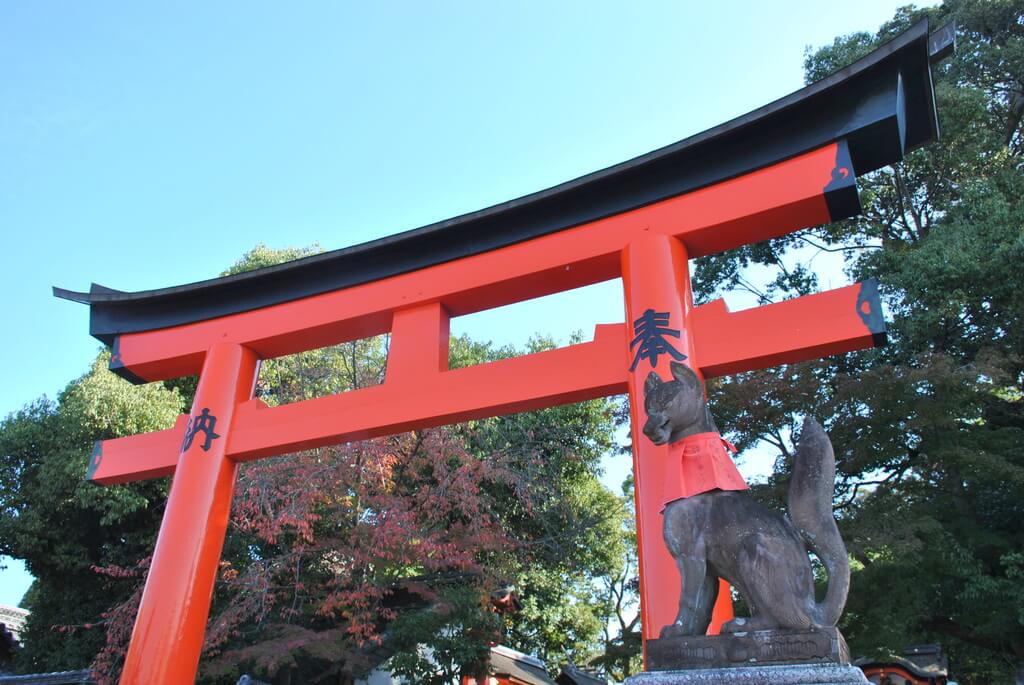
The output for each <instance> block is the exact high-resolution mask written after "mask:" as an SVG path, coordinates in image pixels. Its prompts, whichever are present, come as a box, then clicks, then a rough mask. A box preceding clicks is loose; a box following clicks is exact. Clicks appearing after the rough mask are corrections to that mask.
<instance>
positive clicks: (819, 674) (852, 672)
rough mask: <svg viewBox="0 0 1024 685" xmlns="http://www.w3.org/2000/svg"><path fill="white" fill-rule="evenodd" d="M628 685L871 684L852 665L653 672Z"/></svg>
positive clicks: (634, 677)
mask: <svg viewBox="0 0 1024 685" xmlns="http://www.w3.org/2000/svg"><path fill="white" fill-rule="evenodd" d="M648 644H650V643H648ZM625 685H868V680H867V678H865V677H864V673H863V671H861V670H860V669H859V668H857V667H856V666H851V665H849V664H793V665H789V666H732V667H729V668H694V669H689V670H685V671H651V672H648V673H638V674H636V675H634V676H630V677H629V678H626V683H625Z"/></svg>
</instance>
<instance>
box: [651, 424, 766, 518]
mask: <svg viewBox="0 0 1024 685" xmlns="http://www.w3.org/2000/svg"><path fill="white" fill-rule="evenodd" d="M734 452H736V448H735V447H734V446H733V444H732V443H731V442H729V441H728V440H726V439H725V438H723V437H722V435H721V434H720V433H695V434H694V435H690V436H687V437H685V438H683V439H682V440H679V441H678V442H673V443H671V444H669V446H668V459H667V460H666V462H665V485H664V491H663V496H662V504H663V505H667V504H668V503H669V502H672V501H673V500H677V499H681V498H683V497H693V496H694V495H699V494H700V493H702V492H709V491H711V490H746V489H747V484H746V482H745V481H744V480H743V476H741V475H740V472H739V471H738V470H737V469H736V464H734V463H733V461H732V458H731V457H730V456H729V455H730V453H734Z"/></svg>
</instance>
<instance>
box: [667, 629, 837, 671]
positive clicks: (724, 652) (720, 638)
mask: <svg viewBox="0 0 1024 685" xmlns="http://www.w3.org/2000/svg"><path fill="white" fill-rule="evenodd" d="M848 663H850V652H849V650H848V649H847V647H846V640H844V639H843V636H842V635H841V634H840V633H839V631H838V630H837V629H836V628H818V629H815V630H752V631H749V632H745V633H728V634H724V635H688V636H679V635H674V636H668V637H662V638H659V639H657V640H648V641H647V668H649V669H650V670H652V671H666V670H679V669H686V668H732V667H737V666H769V665H783V664H785V665H791V664H848Z"/></svg>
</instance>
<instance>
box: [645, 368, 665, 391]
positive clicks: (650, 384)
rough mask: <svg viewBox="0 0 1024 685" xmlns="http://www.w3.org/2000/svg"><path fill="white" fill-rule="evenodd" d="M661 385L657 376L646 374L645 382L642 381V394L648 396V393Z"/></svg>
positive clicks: (652, 373)
mask: <svg viewBox="0 0 1024 685" xmlns="http://www.w3.org/2000/svg"><path fill="white" fill-rule="evenodd" d="M661 383H662V380H661V378H659V377H658V374H656V373H655V372H653V371H651V372H650V373H649V374H647V380H645V381H644V394H645V395H646V394H648V393H649V392H651V391H652V390H654V389H655V388H657V387H658V386H659V385H661Z"/></svg>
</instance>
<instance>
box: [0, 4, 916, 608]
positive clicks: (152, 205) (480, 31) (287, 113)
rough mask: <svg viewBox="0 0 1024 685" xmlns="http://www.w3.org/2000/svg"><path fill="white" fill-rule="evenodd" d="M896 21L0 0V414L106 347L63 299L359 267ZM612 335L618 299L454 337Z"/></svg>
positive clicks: (611, 292)
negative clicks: (286, 262) (292, 256)
mask: <svg viewBox="0 0 1024 685" xmlns="http://www.w3.org/2000/svg"><path fill="white" fill-rule="evenodd" d="M899 4H902V3H899V2H896V1H895V0H862V1H860V2H856V3H849V2H844V3H839V2H835V3H833V2H821V0H813V1H811V0H799V1H792V2H785V3H765V2H746V3H743V2H739V3H738V2H710V3H700V4H697V3H689V2H682V1H675V2H667V1H666V2H639V3H612V2H594V1H593V0H591V1H588V2H582V1H579V2H540V1H531V2H516V3H501V4H499V3H482V2H468V1H463V2H445V3H414V2H404V3H398V2H380V3H372V2H362V3H344V2H327V1H324V2H296V3H276V2H275V3H270V2H252V1H247V2H227V1H225V2H216V3H200V2H184V3H164V4H155V3H129V2H119V3H115V2H100V1H97V2H89V3H71V2H51V1H47V0H10V1H8V2H5V3H2V4H0V68H2V75H0V241H2V242H0V246H2V248H3V257H4V259H3V263H4V268H3V269H2V270H0V297H2V305H0V306H2V310H0V311H2V313H3V324H4V326H5V329H6V330H5V336H4V338H3V342H2V346H3V349H2V354H0V364H2V370H0V373H2V378H3V382H2V384H0V415H6V414H7V413H9V412H11V411H15V410H17V409H18V408H20V407H21V406H22V405H24V404H25V403H27V402H29V401H31V400H33V399H34V398H36V397H38V396H40V395H43V394H47V395H49V396H51V397H52V396H53V395H55V393H57V392H58V391H59V390H60V389H61V388H62V387H63V386H64V385H66V384H67V382H69V381H70V380H72V379H73V378H75V377H77V376H78V375H80V374H82V373H83V372H84V371H85V369H86V367H87V365H88V363H89V362H90V360H91V359H92V358H93V356H94V355H95V353H96V351H97V349H98V345H99V344H98V343H97V342H96V341H94V340H93V339H92V338H90V337H89V336H88V320H87V309H86V308H85V307H84V306H81V305H76V304H73V303H69V302H65V301H60V300H56V299H54V298H53V297H52V296H51V295H50V287H51V286H52V285H59V286H63V287H68V288H72V289H79V290H85V289H88V286H89V283H90V282H91V281H96V282H98V283H101V284H103V285H106V286H109V287H113V288H118V289H123V290H140V289H147V288H154V287H161V286H168V285H174V284H179V283H185V282H190V281H194V280H198V279H203V278H208V277H210V276H213V275H216V274H217V273H218V272H219V271H221V270H222V269H224V268H225V267H227V266H228V265H229V264H231V263H232V262H233V261H235V260H236V259H237V258H238V257H239V256H240V255H241V254H242V253H243V252H245V251H246V250H248V249H250V248H252V247H253V246H254V245H255V244H256V243H260V242H263V243H266V244H268V245H271V246H276V247H285V246H298V245H307V244H311V243H314V242H319V243H321V244H322V245H323V246H324V247H325V248H328V249H332V248H338V247H344V246H347V245H352V244H356V243H360V242H364V241H366V240H371V239H373V238H377V237H381V236H384V235H388V234H391V233H395V232H398V231H401V230H405V229H409V228H414V227H417V226H421V225H423V224H426V223H430V222H432V221H436V220H439V219H445V218H448V217H451V216H454V215H457V214H461V213H463V212H467V211H471V210H475V209H479V208H481V207H484V206H487V205H490V204H494V203H497V202H501V201H504V200H507V199H510V198H512V197H516V196H519V195H522V194H525V193H529V192H532V191H535V190H539V189H542V188H545V187H548V186H550V185H553V184H556V183H558V182H561V181H564V180H567V179H570V178H573V177H575V176H578V175H581V174H583V173H587V172H589V171H593V170H595V169H599V168H602V167H605V166H608V165H610V164H613V163H616V162H619V161H622V160H624V159H627V158H629V157H632V156H635V155H638V154H641V153H644V152H647V151H649V150H651V149H654V148H657V147H660V146H662V145H665V144H667V143H671V142H674V141H676V140H679V139H680V138H683V137H685V136H687V135H690V134H692V133H696V132H698V131H701V130H703V129H705V128H708V127H710V126H713V125H715V124H717V123H720V122H722V121H725V120H727V119H729V118H732V117H734V116H737V115H740V114H743V113H744V112H747V111H749V110H751V109H753V108H755V107H758V106H760V105H762V104H765V103H767V102H769V101H771V100H774V99H776V98H778V97H781V96H783V95H785V94H787V93H789V92H791V91H793V90H795V89H797V88H799V87H800V86H801V85H802V69H801V64H802V59H803V53H804V49H805V47H806V46H808V45H810V46H819V45H822V44H825V43H830V42H831V41H832V40H833V38H834V37H835V36H837V35H839V34H844V33H848V32H851V31H855V30H864V29H867V30H874V29H875V28H877V26H878V25H879V24H880V23H882V22H883V21H885V20H886V19H888V18H890V17H891V16H892V13H893V10H894V9H895V8H896V7H897V6H898V5H899ZM621 320H622V304H621V299H620V291H619V289H618V285H617V284H615V283H612V284H606V285H603V286H597V287H595V288H593V289H591V290H590V291H588V292H585V293H582V294H581V295H579V296H578V297H576V298H575V299H574V300H573V301H572V304H571V306H565V305H564V304H563V305H558V304H557V303H553V304H550V305H543V304H542V305H539V306H532V307H531V306H519V307H516V308H514V311H513V312H510V313H509V314H508V315H506V314H505V313H502V312H497V313H490V314H485V315H477V316H474V317H467V320H465V321H461V320H456V322H455V323H454V325H453V328H454V330H455V331H456V332H463V331H469V332H471V333H473V334H474V335H477V336H478V337H481V338H484V339H492V340H495V341H496V342H500V343H505V342H522V341H523V340H524V339H525V338H526V337H528V336H529V334H530V333H533V332H535V331H536V332H544V333H550V334H554V335H556V336H559V337H562V338H564V337H565V336H566V335H567V333H568V332H569V331H571V330H573V329H577V328H583V329H586V330H588V333H589V330H590V329H591V327H592V325H593V324H594V323H595V322H602V321H605V322H612V321H621ZM17 566H18V565H17V564H15V565H13V566H12V568H11V570H8V571H0V603H8V604H14V603H17V602H18V601H19V599H20V598H21V595H22V593H23V592H24V590H25V589H26V587H27V582H28V581H27V576H26V574H24V572H23V571H21V570H19V569H18V567H17Z"/></svg>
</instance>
